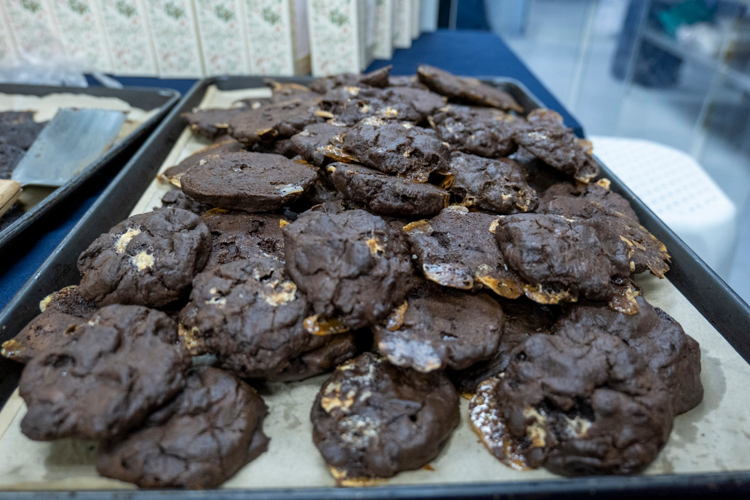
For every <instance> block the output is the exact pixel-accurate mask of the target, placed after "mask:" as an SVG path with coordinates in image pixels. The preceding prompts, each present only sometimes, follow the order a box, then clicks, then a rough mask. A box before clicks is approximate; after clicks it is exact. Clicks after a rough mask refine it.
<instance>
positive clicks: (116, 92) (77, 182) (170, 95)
mask: <svg viewBox="0 0 750 500" xmlns="http://www.w3.org/2000/svg"><path fill="white" fill-rule="evenodd" d="M123 93H128V94H131V93H132V94H136V95H135V96H134V97H137V95H138V94H141V95H144V96H146V95H149V96H152V97H155V96H163V97H164V98H165V99H166V100H165V101H164V103H163V104H162V105H161V106H159V108H160V109H159V111H157V112H156V113H155V114H154V115H153V116H152V117H151V118H149V119H148V120H146V121H145V122H143V123H141V124H140V125H139V126H138V127H136V128H135V130H133V131H132V132H131V133H130V134H128V135H127V136H126V137H124V138H123V139H122V141H120V142H119V143H117V144H116V145H114V146H113V147H111V148H110V149H109V150H108V151H107V152H106V153H104V154H103V155H102V156H100V157H99V158H98V159H97V160H96V161H95V162H94V163H92V164H91V165H89V166H88V167H86V168H85V169H84V170H82V171H81V172H79V173H78V174H77V175H75V176H73V177H72V178H71V179H70V180H69V181H68V182H66V183H65V184H63V185H62V186H60V187H58V188H57V189H55V190H54V191H52V192H50V193H49V194H48V195H47V196H46V197H44V198H43V199H42V200H41V201H40V202H39V203H37V204H36V205H34V207H32V209H31V210H29V211H28V212H26V213H25V214H23V216H21V217H20V218H18V220H16V221H15V222H14V223H13V224H11V225H10V226H8V227H7V228H5V229H4V230H2V231H0V250H2V249H4V248H5V246H6V245H8V244H9V243H11V242H12V241H13V240H14V239H15V238H16V237H18V236H19V235H21V234H22V233H23V232H24V231H25V230H26V229H27V228H29V227H30V226H31V225H33V224H34V223H35V222H37V221H38V220H39V219H40V218H41V217H42V216H43V215H45V214H46V213H47V212H48V211H49V210H51V209H52V208H53V207H54V206H55V205H57V204H58V203H59V202H61V201H63V200H64V199H65V198H67V197H68V196H69V195H71V194H72V193H73V192H74V191H75V190H77V189H78V188H79V187H80V186H81V185H82V184H84V183H85V182H86V181H87V180H89V179H90V178H91V177H93V176H94V175H95V174H96V173H97V172H99V171H100V170H101V169H103V168H104V167H105V166H107V165H108V164H110V163H112V162H114V161H116V160H117V159H118V158H119V157H120V156H121V155H122V154H123V153H124V152H125V151H126V150H127V149H128V147H129V146H130V145H132V144H133V143H134V142H136V141H137V140H138V139H140V138H141V137H143V136H144V135H145V134H147V133H148V132H149V131H150V130H153V129H154V128H155V127H156V125H158V124H159V123H160V122H161V121H162V119H164V118H165V116H166V115H167V113H168V112H169V111H171V109H172V108H173V107H174V106H176V105H177V104H178V103H179V101H180V98H181V97H182V94H180V92H178V91H177V90H174V89H167V88H159V87H128V88H122V89H119V88H109V87H57V86H52V85H24V84H15V83H0V94H11V95H33V96H39V97H42V96H46V95H51V94H85V95H91V96H94V97H115V98H119V99H122V100H126V99H124V98H123V97H122V94H123ZM129 104H130V103H129ZM131 105H132V104H131ZM152 109H153V108H152Z"/></svg>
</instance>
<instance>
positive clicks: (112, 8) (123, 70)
mask: <svg viewBox="0 0 750 500" xmlns="http://www.w3.org/2000/svg"><path fill="white" fill-rule="evenodd" d="M97 1H98V3H99V10H100V11H101V14H102V20H103V24H104V28H105V29H104V31H105V34H106V37H107V42H108V43H107V44H108V46H109V54H110V58H111V60H112V71H113V72H114V73H115V74H117V75H156V74H157V73H158V69H157V66H156V56H155V55H154V49H153V47H152V46H151V39H150V36H151V35H150V33H149V28H148V20H147V19H146V7H145V5H144V4H143V3H142V0H97Z"/></svg>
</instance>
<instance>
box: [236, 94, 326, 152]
mask: <svg viewBox="0 0 750 500" xmlns="http://www.w3.org/2000/svg"><path fill="white" fill-rule="evenodd" d="M318 102H319V99H317V98H315V99H308V100H300V99H295V100H291V101H285V102H280V103H273V104H267V105H265V106H263V107H260V108H258V109H252V110H246V111H245V112H243V113H240V114H238V115H236V116H234V117H233V118H232V119H231V120H230V121H229V135H231V136H232V137H234V138H235V139H237V140H238V141H240V142H241V143H242V144H244V145H245V146H252V145H253V144H257V143H259V142H269V141H274V140H277V139H283V138H285V137H291V136H293V135H294V134H297V133H299V132H301V131H302V130H303V129H304V128H305V126H307V125H309V124H311V123H316V122H322V121H323V117H322V116H321V115H320V113H321V110H320V108H319V107H318Z"/></svg>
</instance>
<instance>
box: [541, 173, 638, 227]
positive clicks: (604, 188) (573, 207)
mask: <svg viewBox="0 0 750 500" xmlns="http://www.w3.org/2000/svg"><path fill="white" fill-rule="evenodd" d="M599 207H604V208H606V209H609V210H613V211H615V212H619V213H621V214H622V215H624V216H626V217H629V218H631V219H632V220H634V221H635V222H638V216H637V215H636V214H635V212H634V211H633V209H632V208H631V206H630V203H628V200H626V199H625V198H623V197H622V196H620V195H619V194H617V193H613V192H612V191H610V190H609V180H608V179H599V180H598V181H597V182H590V183H588V184H571V183H569V182H565V183H560V184H555V185H553V186H550V187H549V189H547V190H546V191H544V193H542V195H541V196H540V198H539V208H538V210H537V211H538V212H539V213H544V214H557V215H564V216H565V217H591V216H593V215H594V214H595V213H596V212H599V213H606V211H602V210H600V209H599Z"/></svg>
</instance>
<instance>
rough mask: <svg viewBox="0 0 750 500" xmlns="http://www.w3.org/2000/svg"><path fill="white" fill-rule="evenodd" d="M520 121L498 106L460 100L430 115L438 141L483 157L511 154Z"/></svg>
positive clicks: (513, 149) (514, 147)
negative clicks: (474, 104)
mask: <svg viewBox="0 0 750 500" xmlns="http://www.w3.org/2000/svg"><path fill="white" fill-rule="evenodd" d="M522 122H523V120H520V119H518V118H516V117H514V116H513V115H509V114H507V113H503V112H502V111H500V110H498V109H493V108H481V107H477V106H461V105H460V104H450V105H448V106H445V107H444V108H441V109H440V110H439V111H437V112H436V113H435V114H434V115H433V116H432V117H431V118H430V124H431V125H432V128H434V129H435V131H436V132H437V134H438V137H439V138H440V140H441V141H445V142H447V143H449V144H450V145H451V146H453V147H455V148H456V149H458V150H459V151H463V152H465V153H471V154H475V155H478V156H484V157H485V158H500V157H504V156H508V155H509V154H512V153H513V152H514V151H515V150H516V148H517V147H518V146H517V144H516V141H515V140H514V139H513V132H514V131H515V129H516V128H517V127H518V126H519V125H520V124H521V123H522Z"/></svg>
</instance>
